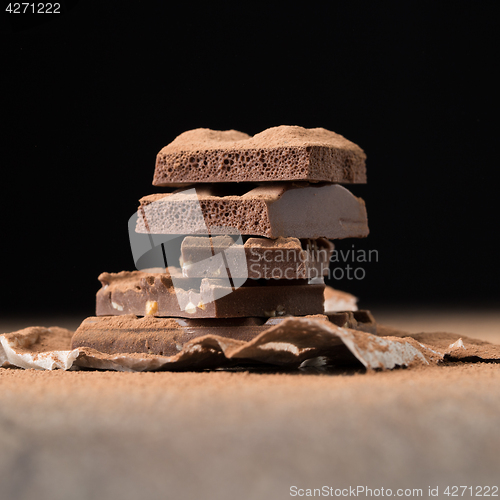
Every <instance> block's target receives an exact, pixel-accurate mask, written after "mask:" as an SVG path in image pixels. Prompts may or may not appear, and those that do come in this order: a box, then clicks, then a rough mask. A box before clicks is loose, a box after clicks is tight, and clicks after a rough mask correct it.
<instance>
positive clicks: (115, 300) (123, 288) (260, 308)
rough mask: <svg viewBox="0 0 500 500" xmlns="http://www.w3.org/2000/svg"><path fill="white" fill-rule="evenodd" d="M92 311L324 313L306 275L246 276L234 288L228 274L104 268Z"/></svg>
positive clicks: (319, 290) (319, 287) (318, 288)
mask: <svg viewBox="0 0 500 500" xmlns="http://www.w3.org/2000/svg"><path fill="white" fill-rule="evenodd" d="M99 280H100V281H101V283H102V285H103V286H102V288H101V289H100V290H99V291H98V292H97V297H96V314H97V316H109V315H126V314H136V315H137V316H147V315H151V316H164V317H165V316H176V317H182V318H233V317H234V318H236V317H247V316H258V317H273V316H284V315H290V314H291V315H294V316H305V315H307V314H322V313H323V302H324V297H323V292H324V288H325V285H324V284H311V285H310V284H307V280H287V281H286V284H282V283H283V282H282V281H281V280H247V281H246V282H245V283H244V286H241V287H239V288H233V287H232V286H231V283H230V281H229V280H228V279H220V280H218V279H207V278H204V279H196V278H175V277H172V276H170V275H168V274H150V273H145V272H142V271H131V272H128V271H122V272H120V273H116V274H113V273H103V274H101V275H100V276H99Z"/></svg>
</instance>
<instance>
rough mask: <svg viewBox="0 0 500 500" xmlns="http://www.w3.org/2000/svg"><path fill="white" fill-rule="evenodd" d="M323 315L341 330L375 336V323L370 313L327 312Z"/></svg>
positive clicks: (363, 311)
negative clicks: (347, 329) (346, 329)
mask: <svg viewBox="0 0 500 500" xmlns="http://www.w3.org/2000/svg"><path fill="white" fill-rule="evenodd" d="M325 315H326V316H327V317H328V319H329V320H330V321H331V322H332V323H333V324H335V325H337V326H340V327H342V328H350V329H351V330H359V331H362V332H368V333H372V334H373V335H376V334H377V323H376V322H375V319H374V318H373V316H372V314H371V312H370V311H366V310H362V311H344V312H327V313H325Z"/></svg>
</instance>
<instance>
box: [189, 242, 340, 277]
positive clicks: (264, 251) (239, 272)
mask: <svg viewBox="0 0 500 500" xmlns="http://www.w3.org/2000/svg"><path fill="white" fill-rule="evenodd" d="M304 246H305V248H303V247H302V243H301V242H300V240H298V239H297V238H281V237H280V238H277V239H275V240H272V239H267V238H249V239H248V240H247V241H246V242H245V244H237V243H235V241H234V240H233V238H231V236H229V235H221V236H214V237H210V236H187V237H186V238H184V240H183V241H182V245H181V253H182V274H183V275H184V276H186V277H190V278H219V277H222V276H226V275H228V276H231V277H232V278H246V277H248V278H253V279H289V280H291V279H309V280H310V279H313V278H320V277H322V276H323V275H325V274H328V266H329V264H330V257H331V255H332V252H333V249H334V246H333V243H331V242H330V241H328V240H327V239H325V238H319V239H317V240H304ZM242 255H243V256H244V258H241V256H242Z"/></svg>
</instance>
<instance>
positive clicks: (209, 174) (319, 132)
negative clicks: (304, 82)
mask: <svg viewBox="0 0 500 500" xmlns="http://www.w3.org/2000/svg"><path fill="white" fill-rule="evenodd" d="M365 159H366V155H365V153H364V152H363V150H362V149H361V148H360V147H359V146H357V145H356V144H354V143H352V142H350V141H348V140H347V139H345V138H344V137H342V136H341V135H339V134H336V133H335V132H331V131H329V130H326V129H324V128H313V129H305V128H303V127H297V126H286V125H282V126H279V127H273V128H269V129H267V130H264V131H263V132H260V133H259V134H256V135H255V136H253V137H250V136H249V135H247V134H244V133H242V132H237V131H236V130H226V131H218V130H210V129H203V128H200V129H195V130H190V131H188V132H184V133H183V134H181V135H179V136H178V137H177V138H176V139H175V140H174V141H173V142H171V143H170V144H169V145H168V146H166V147H164V148H163V149H162V150H161V151H160V152H159V153H158V156H157V160H156V169H155V174H154V179H153V184H154V185H155V186H176V185H181V184H190V183H197V182H248V181H250V182H263V181H299V180H302V181H311V182H322V181H325V182H340V183H365V182H366V168H365Z"/></svg>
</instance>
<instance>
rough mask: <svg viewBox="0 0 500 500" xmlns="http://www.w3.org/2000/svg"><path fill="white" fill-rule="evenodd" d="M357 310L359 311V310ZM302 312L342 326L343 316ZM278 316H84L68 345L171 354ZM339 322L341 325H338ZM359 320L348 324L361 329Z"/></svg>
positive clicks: (254, 331) (250, 334)
mask: <svg viewBox="0 0 500 500" xmlns="http://www.w3.org/2000/svg"><path fill="white" fill-rule="evenodd" d="M360 312H361V311H360ZM340 316H341V315H339V317H335V316H331V317H328V318H327V317H326V316H322V315H317V316H305V317H306V318H317V319H323V320H327V319H329V320H330V321H331V322H332V323H334V324H336V325H339V326H345V324H346V321H344V320H345V318H344V317H340ZM287 318H290V317H289V316H288V317H279V318H269V319H266V318H225V319H183V318H156V317H153V316H145V317H137V316H135V315H132V314H129V315H126V316H119V317H117V316H99V317H90V318H87V319H85V320H84V321H83V322H82V324H81V325H80V327H79V328H78V329H77V330H76V332H75V334H74V335H73V338H72V341H71V348H72V349H76V348H84V347H89V348H92V349H96V350H97V351H100V352H103V353H108V354H119V353H148V354H157V355H163V356H172V355H174V354H177V353H178V352H179V351H180V350H182V348H183V346H184V344H185V343H186V342H189V341H190V340H192V339H194V338H197V337H203V336H204V335H219V336H221V337H226V338H230V339H235V340H244V341H250V340H252V339H253V338H255V337H256V336H257V335H259V334H260V333H262V332H264V331H266V330H268V329H269V328H271V327H272V326H274V325H277V324H279V323H281V321H283V320H284V319H287ZM340 323H342V325H340ZM361 327H362V323H361V322H356V323H355V324H350V326H349V328H353V329H358V330H361Z"/></svg>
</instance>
